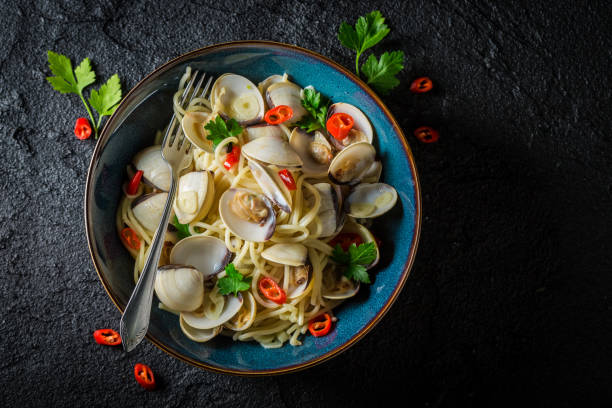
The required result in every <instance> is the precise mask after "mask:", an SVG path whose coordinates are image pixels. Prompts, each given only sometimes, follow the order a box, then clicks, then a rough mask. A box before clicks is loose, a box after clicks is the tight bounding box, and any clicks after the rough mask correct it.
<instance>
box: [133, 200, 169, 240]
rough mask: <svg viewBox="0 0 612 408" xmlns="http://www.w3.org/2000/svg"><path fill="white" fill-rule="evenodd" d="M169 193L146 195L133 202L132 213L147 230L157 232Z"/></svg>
mask: <svg viewBox="0 0 612 408" xmlns="http://www.w3.org/2000/svg"><path fill="white" fill-rule="evenodd" d="M167 200H168V193H151V194H145V195H143V196H140V197H138V198H137V199H135V200H134V201H132V212H133V213H134V217H136V220H138V222H139V223H140V225H142V226H143V227H144V228H145V229H147V230H149V231H156V230H157V227H158V226H159V220H161V217H162V213H163V212H164V207H165V206H166V201H167Z"/></svg>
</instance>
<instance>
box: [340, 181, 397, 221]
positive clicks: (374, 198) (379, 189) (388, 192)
mask: <svg viewBox="0 0 612 408" xmlns="http://www.w3.org/2000/svg"><path fill="white" fill-rule="evenodd" d="M396 202H397V191H395V188H393V187H391V186H390V185H388V184H385V183H372V184H367V183H364V184H360V185H358V186H355V188H353V191H351V192H350V194H349V195H348V196H347V197H346V200H345V202H344V208H345V210H346V213H347V214H348V215H350V216H351V217H353V218H376V217H378V216H381V215H383V214H384V213H386V212H387V211H389V210H390V209H391V208H393V206H394V205H395V203H396Z"/></svg>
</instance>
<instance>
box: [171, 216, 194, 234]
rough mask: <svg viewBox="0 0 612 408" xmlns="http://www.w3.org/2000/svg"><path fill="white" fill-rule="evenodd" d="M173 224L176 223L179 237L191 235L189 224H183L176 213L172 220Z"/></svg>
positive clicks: (175, 226)
mask: <svg viewBox="0 0 612 408" xmlns="http://www.w3.org/2000/svg"><path fill="white" fill-rule="evenodd" d="M172 225H174V228H176V234H177V235H178V239H183V238H187V237H190V236H191V232H189V224H181V223H180V222H179V220H178V217H177V216H176V215H175V216H174V219H173V220H172Z"/></svg>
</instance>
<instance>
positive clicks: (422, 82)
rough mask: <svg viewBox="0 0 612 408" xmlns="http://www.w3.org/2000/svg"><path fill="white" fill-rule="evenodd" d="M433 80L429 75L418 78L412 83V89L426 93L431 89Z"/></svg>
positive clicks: (415, 91) (412, 90)
mask: <svg viewBox="0 0 612 408" xmlns="http://www.w3.org/2000/svg"><path fill="white" fill-rule="evenodd" d="M432 88H433V82H432V80H431V79H430V78H429V77H421V78H417V79H415V80H414V81H412V83H411V84H410V91H411V92H414V93H425V92H429V91H431V89H432Z"/></svg>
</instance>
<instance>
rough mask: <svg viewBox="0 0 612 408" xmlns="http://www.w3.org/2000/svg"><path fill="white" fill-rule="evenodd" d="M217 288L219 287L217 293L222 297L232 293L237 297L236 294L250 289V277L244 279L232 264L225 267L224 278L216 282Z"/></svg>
mask: <svg viewBox="0 0 612 408" xmlns="http://www.w3.org/2000/svg"><path fill="white" fill-rule="evenodd" d="M217 286H218V287H219V293H221V294H222V295H229V294H230V293H233V294H234V295H235V296H237V295H238V292H242V291H243V290H249V288H250V287H251V277H248V278H245V277H244V276H243V275H242V274H241V273H240V272H238V271H237V270H236V267H235V266H234V264H233V263H230V264H228V265H227V266H226V267H225V276H224V277H223V278H221V279H219V280H217Z"/></svg>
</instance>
